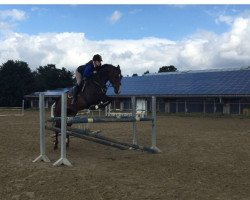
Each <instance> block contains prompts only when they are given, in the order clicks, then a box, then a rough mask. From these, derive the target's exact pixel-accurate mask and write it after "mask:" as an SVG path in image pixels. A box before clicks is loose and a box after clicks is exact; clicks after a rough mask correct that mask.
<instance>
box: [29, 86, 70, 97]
mask: <svg viewBox="0 0 250 200" xmlns="http://www.w3.org/2000/svg"><path fill="white" fill-rule="evenodd" d="M67 91H69V89H68V88H61V89H57V90H47V91H45V92H43V93H44V95H45V96H46V97H59V96H61V94H62V93H64V92H67ZM39 93H40V92H34V93H32V94H29V95H25V97H26V98H30V97H39Z"/></svg>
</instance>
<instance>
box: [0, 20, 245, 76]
mask: <svg viewBox="0 0 250 200" xmlns="http://www.w3.org/2000/svg"><path fill="white" fill-rule="evenodd" d="M0 26H1V23H0ZM2 26H4V25H2ZM249 52H250V18H247V17H237V18H235V19H233V21H232V24H231V26H230V30H229V31H228V32H225V33H223V34H220V35H216V34H215V33H212V32H208V31H199V32H197V33H195V34H193V35H192V36H191V37H189V38H185V39H183V40H180V41H171V40H168V39H163V38H154V37H150V38H141V39H137V40H100V41H95V40H89V39H88V38H87V37H86V36H85V35H84V33H67V32H65V33H42V34H39V35H28V34H22V33H19V34H18V33H11V34H9V35H7V36H6V37H5V38H4V39H3V38H2V39H0V63H4V62H6V61H7V60H8V59H14V60H23V61H26V62H28V63H29V65H30V67H31V68H33V69H35V68H37V67H38V66H40V65H46V64H49V63H54V64H56V66H57V67H60V68H61V67H66V68H67V69H69V70H75V69H76V67H77V66H79V65H81V64H84V63H86V62H88V61H89V60H90V59H91V58H92V56H93V55H94V54H95V53H99V54H101V55H102V57H103V60H104V63H111V64H114V65H118V64H119V65H120V66H121V68H122V71H123V74H124V75H128V74H129V75H132V74H133V73H138V74H142V73H144V72H145V71H146V70H149V71H150V72H157V71H158V69H159V68H160V67H161V66H163V65H175V66H176V67H177V68H178V69H179V70H198V69H211V68H229V67H241V66H249V65H250V54H249Z"/></svg>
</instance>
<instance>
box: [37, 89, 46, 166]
mask: <svg viewBox="0 0 250 200" xmlns="http://www.w3.org/2000/svg"><path fill="white" fill-rule="evenodd" d="M39 118H40V155H39V156H38V157H37V158H36V159H35V160H33V162H38V161H44V162H50V160H49V158H48V157H47V156H46V154H45V108H44V93H42V92H41V93H40V94H39Z"/></svg>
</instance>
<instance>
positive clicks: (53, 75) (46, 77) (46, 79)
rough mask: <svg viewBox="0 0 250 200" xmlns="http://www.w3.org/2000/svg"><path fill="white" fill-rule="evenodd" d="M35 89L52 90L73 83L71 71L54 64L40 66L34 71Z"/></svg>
mask: <svg viewBox="0 0 250 200" xmlns="http://www.w3.org/2000/svg"><path fill="white" fill-rule="evenodd" d="M35 78H36V85H37V91H44V90H54V89H58V88H65V87H70V86H72V85H73V82H74V81H73V73H72V72H70V71H67V70H66V68H62V69H57V68H56V66H55V65H54V64H48V65H46V66H43V67H42V66H40V67H39V68H38V69H37V70H36V72H35Z"/></svg>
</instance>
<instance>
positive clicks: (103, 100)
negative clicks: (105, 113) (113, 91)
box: [98, 95, 111, 108]
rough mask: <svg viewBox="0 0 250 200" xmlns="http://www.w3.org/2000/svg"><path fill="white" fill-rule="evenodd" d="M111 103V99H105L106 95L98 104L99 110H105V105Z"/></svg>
mask: <svg viewBox="0 0 250 200" xmlns="http://www.w3.org/2000/svg"><path fill="white" fill-rule="evenodd" d="M110 103H111V98H109V97H107V96H106V95H105V96H103V98H102V99H101V102H100V103H99V104H98V107H99V108H105V107H106V106H107V105H109V104H110Z"/></svg>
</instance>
